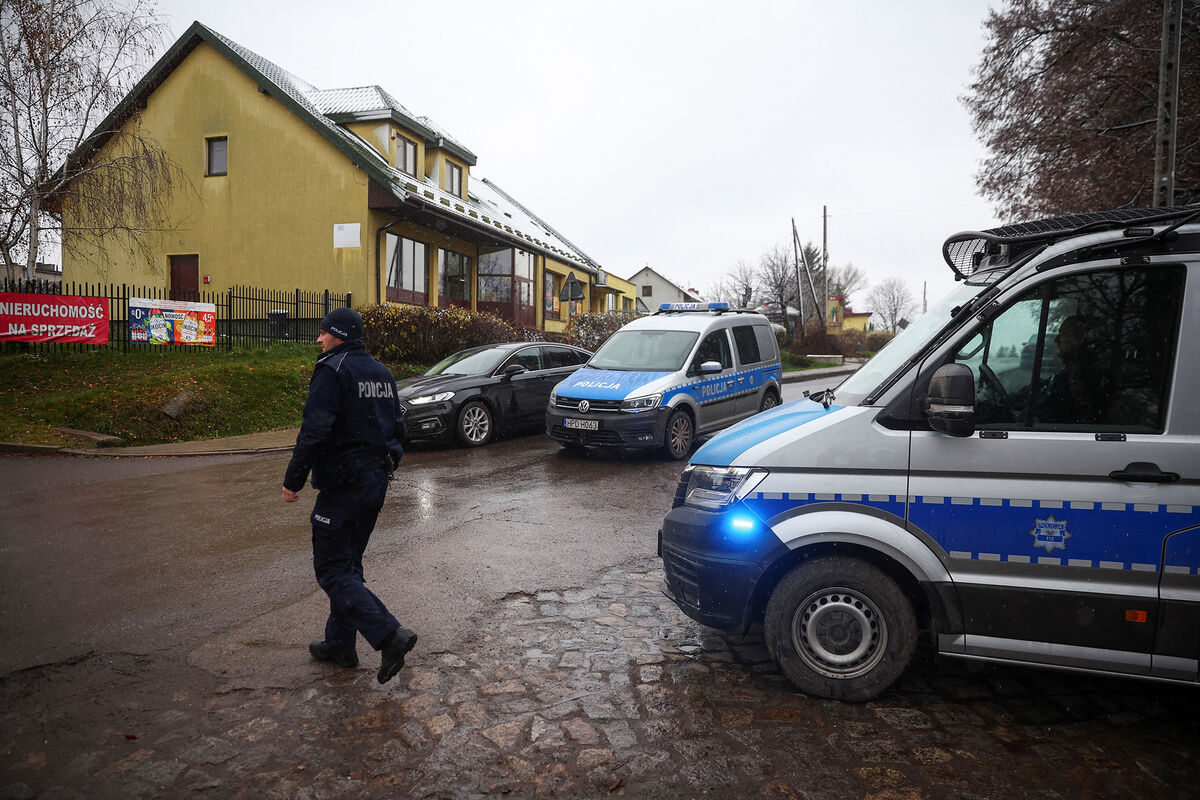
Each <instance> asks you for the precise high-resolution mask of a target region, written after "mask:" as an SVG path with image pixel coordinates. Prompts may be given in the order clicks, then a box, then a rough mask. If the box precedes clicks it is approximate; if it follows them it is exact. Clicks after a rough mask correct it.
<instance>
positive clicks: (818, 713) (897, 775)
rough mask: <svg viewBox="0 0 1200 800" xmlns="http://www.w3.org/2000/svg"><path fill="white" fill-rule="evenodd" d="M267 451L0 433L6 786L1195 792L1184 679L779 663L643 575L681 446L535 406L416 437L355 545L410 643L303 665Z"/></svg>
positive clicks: (16, 792)
mask: <svg viewBox="0 0 1200 800" xmlns="http://www.w3.org/2000/svg"><path fill="white" fill-rule="evenodd" d="M799 388H801V387H794V386H792V387H789V394H792V393H798V391H799ZM285 463H286V457H283V456H273V457H263V456H256V457H212V458H210V457H205V458H188V459H122V460H120V461H111V460H107V459H105V460H86V459H71V458H61V457H10V458H0V477H2V478H3V480H0V507H3V508H4V515H3V520H2V522H0V586H2V587H3V591H2V593H0V641H3V642H4V646H3V647H2V648H0V709H2V710H0V800H2V799H3V798H18V797H20V798H39V797H40V798H47V799H48V798H60V797H77V796H82V797H89V798H90V797H122V798H125V797H156V796H161V797H191V796H196V797H222V798H224V797H314V798H315V797H379V796H415V797H462V796H466V797H470V796H485V795H495V794H504V795H510V794H515V795H524V796H578V797H594V796H609V795H616V796H621V795H623V796H632V797H657V796H712V797H742V796H746V795H764V796H784V797H800V798H839V797H876V798H918V797H938V798H941V797H947V798H948V797H976V798H1000V797H1061V798H1075V797H1097V798H1098V797H1134V798H1187V797H1196V796H1200V767H1197V766H1196V763H1195V762H1196V755H1197V749H1198V748H1200V735H1198V734H1200V722H1198V720H1200V693H1198V692H1196V691H1195V690H1193V689H1190V688H1178V687H1171V686H1163V685H1159V684H1149V683H1136V682H1132V681H1121V680H1107V679H1098V678H1090V677H1080V676H1073V675H1068V674H1061V673H1050V672H1040V671H1034V670H1022V669H1014V668H1002V667H987V668H968V667H966V666H964V665H961V664H958V663H955V662H952V661H947V660H932V659H928V658H925V659H922V660H920V661H919V662H918V663H917V664H916V665H914V667H913V668H912V669H911V670H910V671H909V673H908V674H906V676H905V677H904V679H902V681H901V683H900V684H899V685H898V687H897V688H896V689H895V690H893V691H891V692H889V693H888V694H887V695H885V696H884V697H882V698H880V700H879V701H877V702H875V703H870V704H864V705H857V706H851V705H844V704H840V703H834V702H829V701H819V700H814V699H811V698H807V697H804V696H803V695H799V694H797V693H795V692H794V691H792V690H791V689H790V687H789V686H788V685H787V683H786V682H785V681H784V680H783V679H782V677H781V676H780V674H779V673H778V671H777V670H776V669H775V668H774V666H773V664H772V663H771V662H770V660H769V658H768V657H767V655H766V651H765V648H764V647H763V645H762V640H761V636H760V635H759V634H757V633H756V632H753V631H752V632H751V633H750V634H748V635H747V636H746V637H740V636H725V635H721V634H718V633H717V632H715V631H711V630H708V629H705V628H702V627H701V626H698V625H696V624H695V623H693V622H691V621H690V620H688V619H687V618H686V617H684V616H683V615H682V614H681V613H679V612H678V611H677V610H676V609H675V608H674V607H673V605H672V604H671V603H670V602H669V601H667V600H666V599H665V598H663V597H662V595H661V593H660V592H659V590H658V585H659V582H660V581H661V569H660V568H659V564H658V562H657V559H655V558H654V548H655V532H656V530H657V526H658V524H659V522H660V521H661V518H662V516H663V514H664V513H665V511H666V510H667V508H668V507H669V504H670V498H671V495H672V492H673V490H674V486H675V481H676V478H677V476H678V473H679V469H680V465H679V464H677V463H671V462H666V461H662V460H658V459H655V458H652V457H643V456H630V455H629V454H610V455H609V454H591V455H588V456H581V455H577V454H573V453H567V452H565V451H562V450H561V449H560V448H559V447H558V446H557V445H556V444H554V443H553V442H551V441H550V440H549V439H546V438H545V437H543V436H540V435H534V436H527V437H520V438H513V439H507V440H502V441H500V442H497V443H495V444H493V445H490V446H489V447H487V448H483V449H481V450H475V451H467V450H461V449H451V450H426V449H419V450H414V451H413V452H410V453H409V454H408V455H407V456H406V459H405V462H404V464H403V465H402V470H401V475H400V480H399V481H398V482H397V483H396V484H395V485H394V486H393V489H392V491H391V492H390V493H389V497H388V500H387V504H386V506H385V509H384V512H383V514H382V516H381V520H380V524H379V526H378V527H377V530H376V534H375V536H374V538H373V540H372V545H371V547H370V549H369V550H368V553H367V560H366V571H367V577H368V579H369V581H370V583H371V586H372V588H373V589H374V590H375V591H376V592H377V593H378V594H379V595H380V596H381V597H382V598H383V599H384V600H385V601H386V602H387V603H388V604H389V606H390V607H391V608H392V610H393V612H394V613H396V615H397V616H398V617H399V618H400V619H401V620H402V621H403V622H405V623H406V624H408V625H410V626H412V627H414V628H415V629H417V630H418V631H419V632H420V634H421V641H420V644H419V645H418V649H417V650H416V651H414V653H413V654H412V655H411V656H410V658H409V666H408V667H406V669H405V670H404V671H403V672H402V673H401V675H400V676H399V677H398V678H397V679H396V680H395V681H393V682H392V683H389V684H387V685H386V686H383V687H380V686H378V685H377V684H376V683H375V681H374V674H373V669H374V667H375V666H377V664H378V656H377V655H375V654H373V653H370V652H369V650H368V649H367V648H366V646H365V644H360V656H362V658H363V666H362V667H360V668H359V669H356V670H341V669H337V668H334V667H330V666H328V665H323V664H316V663H314V662H312V661H311V660H309V658H308V656H307V652H306V649H305V645H306V644H307V642H308V641H309V640H310V639H313V638H316V637H317V636H318V635H319V632H320V628H321V625H322V621H323V617H324V613H325V601H324V596H323V595H322V594H321V593H320V591H319V590H318V589H317V587H316V585H315V582H314V581H313V579H312V576H311V566H310V550H309V541H308V539H309V535H310V534H309V528H308V525H307V515H308V512H309V509H310V508H311V501H312V491H311V489H310V490H307V491H306V492H304V493H302V496H301V502H300V503H296V504H284V503H283V502H281V500H280V499H279V480H280V477H281V475H282V472H283V467H284V464H285Z"/></svg>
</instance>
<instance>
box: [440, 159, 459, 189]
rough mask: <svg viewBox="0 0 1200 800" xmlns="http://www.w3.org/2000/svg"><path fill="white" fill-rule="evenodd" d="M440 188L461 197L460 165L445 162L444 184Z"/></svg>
mask: <svg viewBox="0 0 1200 800" xmlns="http://www.w3.org/2000/svg"><path fill="white" fill-rule="evenodd" d="M442 188H443V189H445V190H446V191H447V192H450V193H451V194H453V195H455V196H456V197H462V167H460V166H459V165H458V164H453V163H451V162H449V161H447V162H446V185H445V186H443V187H442Z"/></svg>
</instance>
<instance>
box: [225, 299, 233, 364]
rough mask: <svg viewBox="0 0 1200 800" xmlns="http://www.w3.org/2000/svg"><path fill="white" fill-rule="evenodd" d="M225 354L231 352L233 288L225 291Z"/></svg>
mask: <svg viewBox="0 0 1200 800" xmlns="http://www.w3.org/2000/svg"><path fill="white" fill-rule="evenodd" d="M225 352H226V353H232V352H233V287H232V286H230V287H229V288H228V289H226V290H225Z"/></svg>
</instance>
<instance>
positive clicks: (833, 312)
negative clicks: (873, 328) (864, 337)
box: [825, 294, 871, 336]
mask: <svg viewBox="0 0 1200 800" xmlns="http://www.w3.org/2000/svg"><path fill="white" fill-rule="evenodd" d="M870 318H871V312H870V311H860V312H855V311H851V310H850V309H848V308H846V301H845V298H843V297H842V296H841V295H832V294H831V295H829V296H828V297H827V298H825V330H826V331H827V332H828V333H830V334H833V335H834V336H840V335H841V334H842V333H843V332H845V331H863V332H864V333H865V332H866V330H867V322H868V320H870Z"/></svg>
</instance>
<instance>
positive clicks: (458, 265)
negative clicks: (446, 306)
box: [438, 250, 471, 303]
mask: <svg viewBox="0 0 1200 800" xmlns="http://www.w3.org/2000/svg"><path fill="white" fill-rule="evenodd" d="M438 295H439V297H440V298H441V299H444V300H458V301H462V302H467V303H469V302H471V258H470V256H464V255H462V254H461V253H455V252H454V251H453V250H438Z"/></svg>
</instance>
